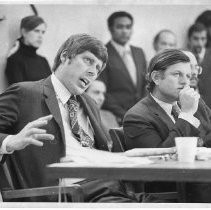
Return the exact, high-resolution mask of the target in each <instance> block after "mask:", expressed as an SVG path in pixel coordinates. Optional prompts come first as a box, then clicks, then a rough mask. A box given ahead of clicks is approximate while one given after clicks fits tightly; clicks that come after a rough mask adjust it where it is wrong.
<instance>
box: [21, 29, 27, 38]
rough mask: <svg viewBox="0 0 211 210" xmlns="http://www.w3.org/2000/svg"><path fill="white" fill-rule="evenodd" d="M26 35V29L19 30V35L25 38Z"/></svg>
mask: <svg viewBox="0 0 211 210" xmlns="http://www.w3.org/2000/svg"><path fill="white" fill-rule="evenodd" d="M26 33H27V31H26V29H25V28H22V29H21V35H22V36H23V37H25V35H26Z"/></svg>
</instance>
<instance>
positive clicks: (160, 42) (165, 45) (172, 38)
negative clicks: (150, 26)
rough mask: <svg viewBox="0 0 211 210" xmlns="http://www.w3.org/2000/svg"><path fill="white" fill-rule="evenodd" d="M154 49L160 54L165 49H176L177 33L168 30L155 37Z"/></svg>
mask: <svg viewBox="0 0 211 210" xmlns="http://www.w3.org/2000/svg"><path fill="white" fill-rule="evenodd" d="M153 47H154V50H155V52H156V53H159V52H161V51H162V50H165V49H174V48H176V47H177V38H176V35H175V33H174V32H172V31H171V30H168V29H164V30H161V31H160V32H158V33H157V34H156V36H155V37H154V40H153Z"/></svg>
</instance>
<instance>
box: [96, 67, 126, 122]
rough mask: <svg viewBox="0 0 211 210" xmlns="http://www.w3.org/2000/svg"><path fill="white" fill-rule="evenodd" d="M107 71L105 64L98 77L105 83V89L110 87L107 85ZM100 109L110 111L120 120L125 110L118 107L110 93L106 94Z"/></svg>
mask: <svg viewBox="0 0 211 210" xmlns="http://www.w3.org/2000/svg"><path fill="white" fill-rule="evenodd" d="M109 71H110V67H109V64H107V66H106V68H105V70H104V71H103V72H102V73H101V75H100V76H99V79H100V80H102V81H103V82H104V83H105V85H106V87H107V88H108V87H109V85H110V84H109ZM102 108H103V109H105V110H109V111H111V112H112V113H113V114H114V115H115V116H116V117H118V118H120V119H123V117H124V115H125V113H126V110H124V109H123V108H122V107H121V106H119V105H118V102H117V100H116V99H115V97H114V96H113V95H112V94H110V93H106V97H105V101H104V104H103V107H102Z"/></svg>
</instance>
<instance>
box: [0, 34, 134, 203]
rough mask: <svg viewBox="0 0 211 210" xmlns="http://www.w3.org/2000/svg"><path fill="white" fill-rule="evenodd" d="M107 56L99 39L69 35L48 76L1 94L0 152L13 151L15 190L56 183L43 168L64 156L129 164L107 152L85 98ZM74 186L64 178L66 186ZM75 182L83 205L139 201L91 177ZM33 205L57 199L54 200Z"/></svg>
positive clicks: (114, 183) (94, 112)
mask: <svg viewBox="0 0 211 210" xmlns="http://www.w3.org/2000/svg"><path fill="white" fill-rule="evenodd" d="M107 56H108V55H107V50H106V48H105V46H104V45H103V43H102V42H101V41H99V40H97V39H96V38H94V37H92V36H89V35H86V34H77V35H72V36H70V37H69V39H67V40H66V41H65V42H64V43H63V45H62V46H61V48H60V49H59V51H58V53H57V55H56V58H55V62H54V66H53V72H54V73H53V74H52V75H51V76H49V77H48V78H46V79H44V80H40V81H36V82H23V83H16V84H14V85H12V86H10V87H9V88H8V89H7V90H6V91H5V92H4V93H3V94H1V95H0V154H7V153H12V154H10V155H8V156H7V161H9V163H10V166H11V168H12V169H13V171H14V172H17V171H18V172H19V173H18V174H16V173H13V174H12V175H13V177H12V178H13V180H14V183H15V188H16V189H23V188H33V187H45V186H56V185H58V179H53V178H52V179H49V178H48V177H47V174H46V171H45V168H46V165H47V164H51V163H55V162H60V159H61V158H62V157H68V155H72V154H79V156H80V155H81V156H83V157H85V158H86V159H87V160H90V161H91V160H92V161H93V160H94V159H98V158H97V157H98V156H99V158H100V157H101V160H102V161H103V159H102V158H105V159H112V158H113V160H114V161H116V160H117V162H118V161H121V160H123V161H124V160H125V161H127V160H126V159H127V158H126V159H125V158H124V155H118V154H113V153H109V152H106V151H107V150H108V146H107V139H108V138H109V137H108V136H107V135H106V132H105V130H104V128H103V126H102V124H101V120H100V115H99V112H98V109H97V107H96V105H95V103H94V101H93V100H92V99H91V98H90V97H89V96H87V94H84V91H85V90H86V89H87V88H88V87H89V85H90V84H91V83H92V82H93V81H94V80H95V79H96V78H97V76H98V75H99V74H100V73H101V72H102V70H103V69H104V68H105V65H106V62H107ZM39 147H40V148H39ZM100 150H105V151H100ZM122 154H123V153H122ZM107 155H108V156H107ZM105 159H104V160H105ZM72 182H73V181H72V180H71V179H65V180H64V183H66V184H67V185H68V184H69V183H72ZM79 184H80V185H81V186H82V189H83V191H84V195H85V202H137V200H136V199H135V198H134V197H133V196H131V195H130V196H129V195H128V194H127V193H126V191H125V188H124V184H123V183H122V182H119V181H107V180H96V179H93V180H83V181H82V182H81V183H79ZM33 201H55V197H54V196H52V197H51V196H48V197H47V198H46V197H45V198H44V197H37V198H36V199H35V200H33Z"/></svg>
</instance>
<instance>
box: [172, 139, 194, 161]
mask: <svg viewBox="0 0 211 210" xmlns="http://www.w3.org/2000/svg"><path fill="white" fill-rule="evenodd" d="M197 140H198V137H176V138H175V143H176V148H177V155H178V160H179V161H180V162H188V163H192V162H194V161H195V157H196V149H197Z"/></svg>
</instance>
